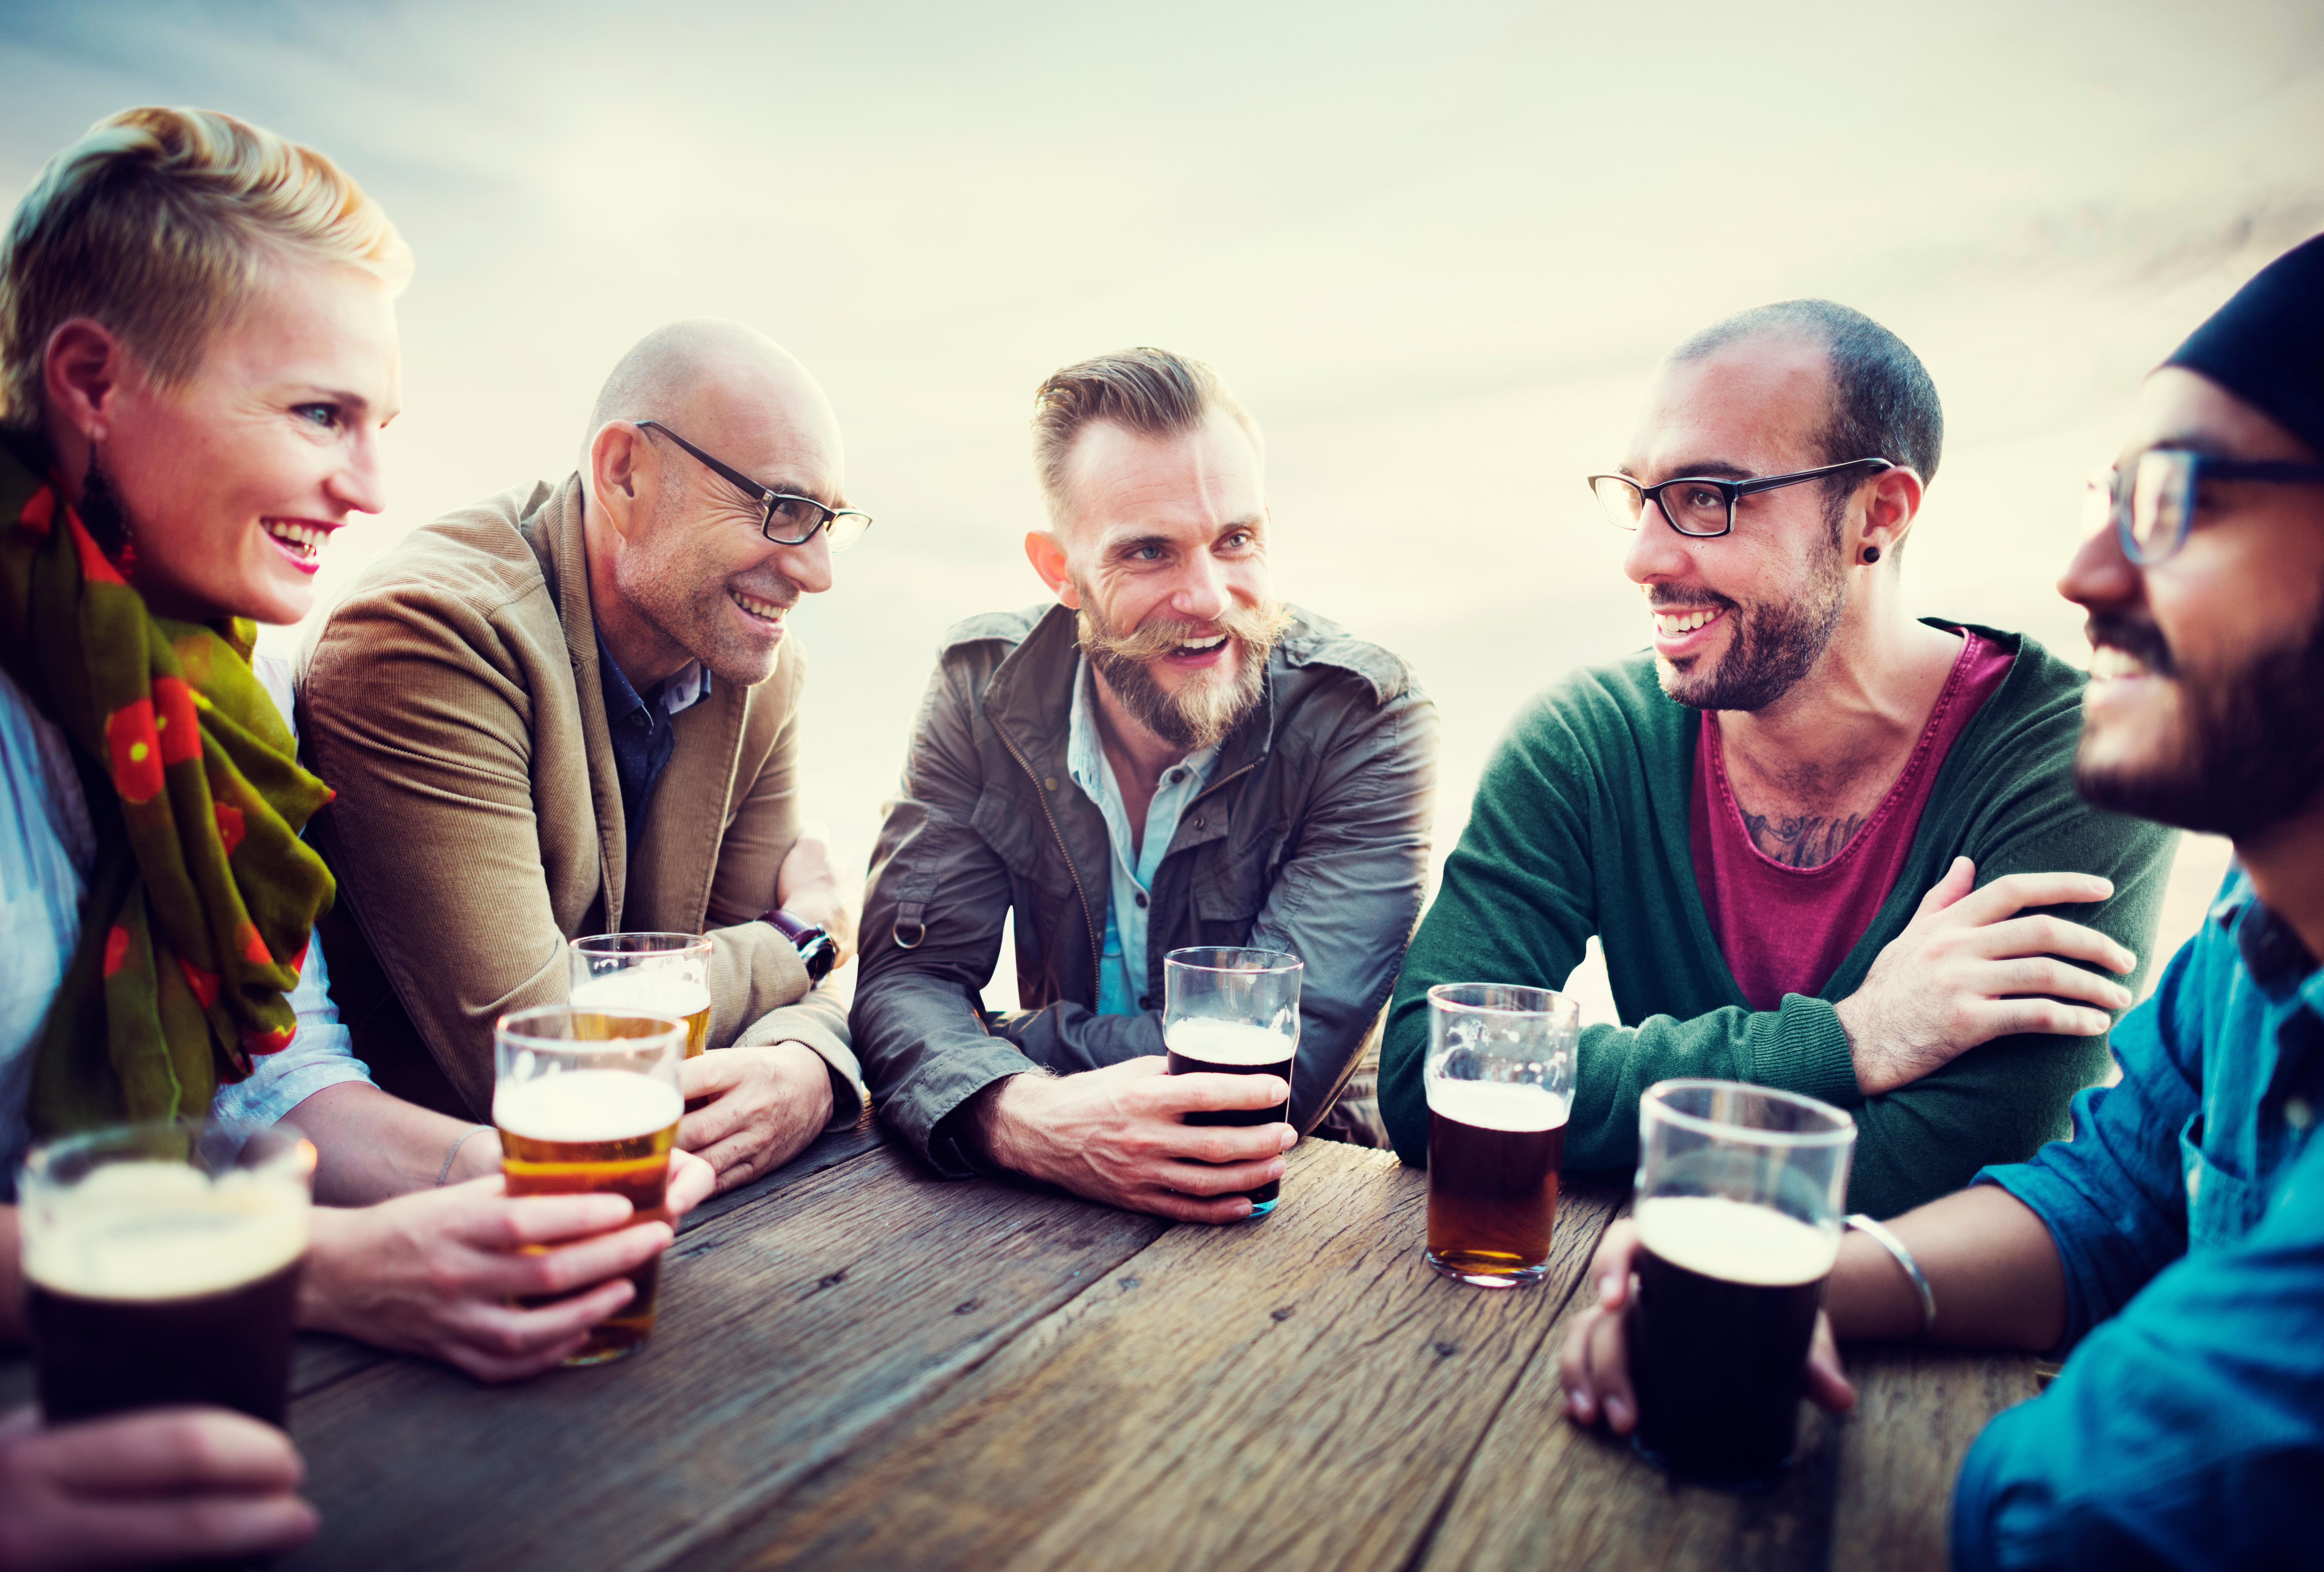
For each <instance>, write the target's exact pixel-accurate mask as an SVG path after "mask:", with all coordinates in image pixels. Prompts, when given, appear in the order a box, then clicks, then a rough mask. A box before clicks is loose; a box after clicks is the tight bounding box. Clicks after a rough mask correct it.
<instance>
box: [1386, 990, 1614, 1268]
mask: <svg viewBox="0 0 2324 1572" xmlns="http://www.w3.org/2000/svg"><path fill="white" fill-rule="evenodd" d="M1581 1035H1582V1013H1581V1007H1580V1006H1579V1005H1578V1004H1576V1003H1574V1002H1573V1001H1572V999H1569V998H1567V997H1566V996H1565V995H1564V994H1553V993H1551V992H1550V991H1549V990H1548V989H1546V988H1526V987H1518V986H1515V985H1509V984H1505V983H1446V984H1443V985H1439V986H1437V987H1434V988H1431V989H1429V990H1428V1058H1427V1059H1426V1060H1425V1063H1424V1065H1423V1067H1422V1080H1423V1087H1424V1089H1425V1091H1426V1093H1427V1095H1428V1264H1429V1265H1431V1266H1433V1267H1434V1268H1435V1269H1436V1270H1437V1271H1440V1272H1442V1273H1443V1275H1445V1276H1446V1277H1449V1278H1452V1279H1453V1280H1454V1281H1458V1282H1465V1283H1471V1284H1474V1285H1475V1286H1477V1287H1479V1288H1516V1287H1521V1286H1523V1285H1525V1284H1527V1283H1534V1282H1538V1281H1541V1277H1542V1274H1543V1272H1544V1271H1546V1270H1547V1269H1548V1265H1549V1234H1550V1228H1551V1225H1553V1224H1554V1223H1555V1222H1556V1220H1557V1167H1558V1161H1559V1159H1560V1158H1561V1157H1562V1156H1563V1154H1564V1151H1565V1117H1566V1113H1567V1110H1568V1109H1569V1108H1570V1107H1571V1106H1572V1099H1573V1056H1574V1050H1575V1047H1576V1045H1577V1044H1578V1043H1579V1041H1580V1040H1581Z"/></svg>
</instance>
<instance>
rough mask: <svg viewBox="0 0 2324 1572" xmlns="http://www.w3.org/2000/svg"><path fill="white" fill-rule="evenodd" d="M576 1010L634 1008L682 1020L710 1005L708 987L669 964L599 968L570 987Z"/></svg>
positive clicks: (646, 1012)
mask: <svg viewBox="0 0 2324 1572" xmlns="http://www.w3.org/2000/svg"><path fill="white" fill-rule="evenodd" d="M571 1003H572V1005H573V1007H574V1008H575V1009H576V1010H635V1011H638V1012H640V1013H643V1014H647V1015H667V1016H669V1017H670V1018H672V1019H673V1020H678V1021H683V1020H685V1019H686V1018H687V1016H689V1015H692V1014H694V1013H696V1011H701V1010H707V1009H709V1008H710V988H709V985H707V984H705V983H701V982H697V981H696V979H694V978H692V977H689V976H687V975H686V974H685V973H683V972H681V971H678V969H676V968H675V967H670V966H629V967H626V968H624V969H623V970H621V971H618V972H601V973H599V974H598V975H597V976H594V977H591V978H590V979H589V980H588V981H586V982H585V983H581V984H578V985H576V986H575V988H574V990H573V997H572V1000H571Z"/></svg>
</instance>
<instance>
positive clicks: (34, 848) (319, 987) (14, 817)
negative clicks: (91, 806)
mask: <svg viewBox="0 0 2324 1572" xmlns="http://www.w3.org/2000/svg"><path fill="white" fill-rule="evenodd" d="M256 665H257V669H258V675H259V678H260V680H262V681H263V682H264V683H265V684H266V689H267V691H268V692H269V693H271V694H272V695H273V697H274V702H275V704H276V706H277V707H280V708H281V711H282V713H283V715H284V717H286V718H287V717H289V716H290V714H291V671H290V668H289V667H288V666H287V665H286V664H284V663H283V662H282V661H280V660H277V659H273V658H271V657H268V656H263V655H262V656H260V657H259V658H258V661H257V662H256ZM70 746H71V744H69V743H68V742H67V741H66V739H65V736H64V734H63V733H62V732H60V731H59V730H58V729H57V727H56V726H55V725H54V724H53V723H52V722H51V721H50V720H49V719H48V717H45V716H43V715H42V714H41V712H40V711H39V710H37V709H35V708H33V707H32V701H31V700H30V699H28V698H25V697H24V691H23V689H21V688H19V687H17V686H16V684H15V681H14V679H12V678H11V677H10V676H9V675H8V674H7V673H6V672H5V671H0V806H5V809H7V813H6V820H5V823H0V1196H13V1195H14V1193H15V1182H16V1165H17V1163H18V1161H21V1160H22V1158H23V1155H24V1148H25V1147H26V1146H27V1145H28V1144H30V1142H31V1132H30V1130H29V1129H28V1127H27V1126H26V1124H25V1119H24V1108H25V1104H26V1102H27V1100H28V1099H29V1098H30V1096H31V1094H32V1059H33V1054H32V1045H33V1043H34V1042H35V1041H36V1040H38V1039H39V1037H40V1034H41V1025H42V1022H44V1021H45V1020H46V1019H47V1018H48V1013H49V1003H50V1001H51V1000H52V999H53V998H55V996H56V992H57V988H58V987H59V985H60V984H61V983H62V982H63V980H64V974H65V967H66V966H69V965H70V964H71V961H72V955H73V949H74V948H75V947H76V946H77V945H78V944H79V942H80V918H81V910H80V908H81V898H82V896H83V895H84V894H85V893H86V892H87V890H88V875H89V870H90V868H91V867H92V866H93V865H94V864H95V862H96V858H97V837H96V835H95V833H94V832H93V831H92V829H91V828H90V824H89V816H88V799H87V798H85V797H84V796H83V795H82V794H81V785H80V776H79V774H78V772H76V771H75V770H74V768H73V764H72V757H71V754H70V753H69V748H70ZM330 986H331V980H330V977H329V976H328V975H327V973H326V972H325V971H324V969H323V947H322V946H321V945H320V944H318V943H317V942H316V941H315V940H314V939H311V938H310V939H309V940H308V941H307V959H306V963H305V965H304V966H302V967H301V968H300V973H299V985H298V986H297V987H296V988H293V989H292V990H291V995H290V997H291V1009H292V1010H294V1011H296V1012H297V1013H298V1015H299V1034H298V1036H297V1037H295V1038H293V1039H292V1040H291V1046H290V1047H288V1048H286V1049H284V1050H281V1052H280V1053H271V1054H268V1055H266V1056H264V1057H263V1058H262V1059H259V1061H258V1068H257V1070H256V1072H255V1073H254V1074H253V1075H252V1076H251V1077H249V1078H248V1079H247V1080H243V1081H237V1082H235V1084H234V1085H232V1086H228V1087H219V1088H218V1092H217V1097H216V1098H215V1099H214V1100H213V1101H212V1102H211V1104H210V1111H211V1113H212V1114H214V1115H215V1116H216V1117H217V1118H221V1119H232V1120H237V1121H242V1122H246V1123H250V1124H273V1123H274V1122H275V1121H276V1120H278V1119H280V1118H281V1117H282V1116H283V1115H284V1114H288V1113H289V1112H290V1111H291V1109H293V1108H295V1107H297V1106H298V1105H300V1103H303V1102H305V1101H306V1100H307V1099H308V1098H309V1097H311V1096H314V1095H315V1094H316V1093H317V1092H319V1091H321V1090H322V1089H323V1088H324V1087H329V1086H337V1084H339V1083H340V1082H342V1081H362V1082H364V1083H366V1084H368V1083H369V1082H370V1080H371V1073H370V1071H369V1070H368V1069H367V1068H365V1067H364V1062H363V1061H362V1060H361V1059H357V1058H355V1044H354V1042H353V1041H352V1040H350V1039H349V1037H348V1035H347V1029H346V1027H344V1026H342V1025H340V1024H339V1012H338V1008H337V1006H336V1005H334V1004H333V1003H331V995H330Z"/></svg>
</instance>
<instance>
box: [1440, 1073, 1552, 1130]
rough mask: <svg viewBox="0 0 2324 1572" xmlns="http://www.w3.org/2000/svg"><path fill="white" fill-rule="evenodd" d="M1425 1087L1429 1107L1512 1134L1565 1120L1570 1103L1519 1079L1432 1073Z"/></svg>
mask: <svg viewBox="0 0 2324 1572" xmlns="http://www.w3.org/2000/svg"><path fill="white" fill-rule="evenodd" d="M1427 1089H1428V1106H1429V1108H1430V1109H1431V1111H1433V1112H1434V1113H1438V1114H1443V1115H1444V1116H1445V1117H1446V1118H1447V1119H1457V1120H1459V1121H1460V1122H1461V1123H1462V1124H1471V1125H1474V1126H1476V1127H1477V1128H1478V1129H1480V1130H1507V1131H1508V1132H1510V1133H1514V1134H1527V1133H1532V1132H1534V1131H1536V1130H1554V1129H1556V1128H1557V1127H1558V1126H1559V1125H1561V1124H1564V1123H1565V1115H1566V1114H1567V1112H1568V1110H1569V1109H1570V1108H1571V1107H1572V1102H1571V1101H1570V1100H1569V1099H1568V1098H1565V1097H1563V1096H1559V1095H1558V1094H1557V1093H1555V1092H1553V1091H1551V1090H1550V1089H1549V1088H1548V1087H1536V1086H1530V1085H1527V1084H1526V1083H1525V1082H1523V1081H1456V1080H1452V1079H1450V1078H1449V1077H1441V1076H1432V1077H1429V1078H1428V1081H1427Z"/></svg>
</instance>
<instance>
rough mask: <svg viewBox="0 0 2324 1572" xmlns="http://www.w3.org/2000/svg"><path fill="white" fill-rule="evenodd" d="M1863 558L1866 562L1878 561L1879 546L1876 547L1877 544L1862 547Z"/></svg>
mask: <svg viewBox="0 0 2324 1572" xmlns="http://www.w3.org/2000/svg"><path fill="white" fill-rule="evenodd" d="M1864 559H1865V560H1866V561H1867V562H1877V561H1879V560H1880V548H1879V547H1877V546H1867V547H1865V548H1864Z"/></svg>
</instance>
